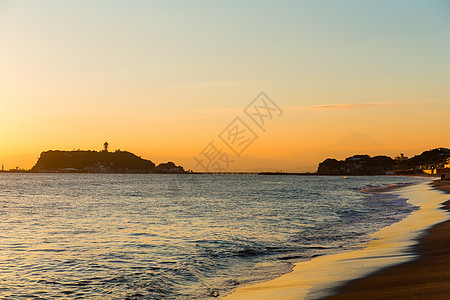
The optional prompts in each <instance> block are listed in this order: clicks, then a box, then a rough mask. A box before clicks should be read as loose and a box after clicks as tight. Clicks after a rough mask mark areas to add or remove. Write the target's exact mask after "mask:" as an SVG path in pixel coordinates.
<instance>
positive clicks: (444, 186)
mask: <svg viewBox="0 0 450 300" xmlns="http://www.w3.org/2000/svg"><path fill="white" fill-rule="evenodd" d="M431 186H432V187H433V188H434V189H436V190H440V191H443V192H446V193H448V194H450V181H448V180H447V181H444V182H441V181H439V180H435V181H433V182H432V183H431ZM448 194H447V201H445V202H443V203H441V207H440V208H441V210H444V211H447V212H450V199H449V198H450V195H448ZM412 251H413V252H414V253H415V254H417V255H418V257H417V258H416V259H414V260H412V261H408V262H405V263H402V264H399V265H395V266H392V267H388V268H384V269H382V270H380V271H378V272H376V273H374V274H371V275H369V276H367V277H363V278H359V279H356V280H354V281H351V282H349V283H347V284H345V285H344V286H341V287H340V288H338V289H337V290H336V291H337V294H336V295H333V296H330V297H326V298H324V299H330V300H331V299H333V300H335V299H336V300H338V299H361V298H370V299H399V298H413V299H417V298H428V299H445V298H447V297H448V295H450V270H449V268H448V266H450V220H445V221H443V222H440V223H438V224H436V225H434V226H432V227H431V228H429V229H427V230H426V231H425V232H424V234H423V235H422V236H421V237H420V238H419V239H418V240H417V244H415V245H414V246H413V249H412Z"/></svg>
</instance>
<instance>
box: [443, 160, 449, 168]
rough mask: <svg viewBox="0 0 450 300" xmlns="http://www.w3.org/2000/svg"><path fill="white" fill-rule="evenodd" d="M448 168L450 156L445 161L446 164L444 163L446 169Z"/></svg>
mask: <svg viewBox="0 0 450 300" xmlns="http://www.w3.org/2000/svg"><path fill="white" fill-rule="evenodd" d="M447 168H449V169H450V158H447V161H446V162H445V165H444V169H447Z"/></svg>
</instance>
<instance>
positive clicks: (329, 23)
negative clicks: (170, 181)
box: [0, 0, 450, 171]
mask: <svg viewBox="0 0 450 300" xmlns="http://www.w3.org/2000/svg"><path fill="white" fill-rule="evenodd" d="M261 91H264V92H265V93H267V95H269V96H270V97H271V98H272V99H273V100H274V102H276V103H277V104H278V106H280V107H281V108H282V110H283V112H284V113H283V115H282V116H281V117H280V118H277V119H274V120H273V122H271V123H270V124H269V126H268V128H267V130H266V132H258V135H259V139H257V140H256V141H255V142H254V143H253V144H252V145H250V146H249V147H248V148H247V149H246V151H245V153H243V156H242V157H241V158H239V159H237V160H236V161H235V163H234V164H233V165H232V166H231V167H230V170H259V169H264V168H265V169H269V170H278V169H280V170H281V169H283V170H290V171H314V170H315V167H316V165H317V163H318V162H319V161H321V160H323V159H325V158H326V157H337V158H343V157H345V156H346V155H350V154H353V153H355V152H357V153H368V154H387V155H396V154H398V153H399V152H404V153H405V154H407V155H413V154H417V153H420V152H421V151H423V150H427V149H429V148H434V147H449V148H450V138H449V132H450V118H449V115H450V2H448V1H445V0H442V1H425V0H423V1H415V0H404V1H392V0H389V1H370V2H369V1H221V2H219V1H206V0H205V1H111V0H104V1H100V0H96V1H95V0H94V1H93V0H89V1H88V0H86V1H56V0H55V1H46V0H40V1H22V0H14V1H1V0H0V128H1V130H0V164H4V165H5V168H7V169H8V168H13V167H16V166H19V167H23V168H30V167H32V166H33V164H34V163H35V161H36V159H37V157H38V156H39V154H40V153H41V152H42V151H45V150H49V149H61V150H72V149H95V150H100V149H101V147H102V145H103V142H104V141H105V140H107V141H108V142H109V143H110V147H111V149H112V150H114V149H121V150H129V151H131V152H133V153H135V154H137V155H140V156H142V157H144V158H148V159H151V160H152V161H154V162H155V163H160V162H162V161H167V160H169V159H171V160H174V161H175V162H176V163H177V164H181V165H183V166H185V168H186V169H195V170H199V168H197V167H196V166H195V163H194V161H193V159H192V158H193V156H195V155H197V154H199V152H200V151H202V150H203V149H204V148H205V146H206V145H207V144H208V143H209V142H211V141H213V140H217V136H218V134H219V133H220V132H221V131H222V130H223V129H224V128H225V127H226V126H227V125H228V124H229V123H230V122H231V121H232V120H233V119H234V118H235V117H237V116H242V115H243V114H242V110H243V108H245V107H246V106H247V105H248V104H249V103H250V102H251V101H252V100H253V99H254V98H255V97H256V96H257V95H258V94H259V92H261ZM355 133H357V134H355ZM349 135H350V138H348V139H345V138H346V137H347V136H349ZM342 139H344V142H345V141H348V140H349V139H353V142H352V143H349V144H351V145H349V146H348V147H346V146H345V145H343V142H339V141H340V140H342ZM371 141H372V142H371ZM355 144H356V145H357V146H355ZM222 146H223V145H222ZM224 150H226V149H225V147H224Z"/></svg>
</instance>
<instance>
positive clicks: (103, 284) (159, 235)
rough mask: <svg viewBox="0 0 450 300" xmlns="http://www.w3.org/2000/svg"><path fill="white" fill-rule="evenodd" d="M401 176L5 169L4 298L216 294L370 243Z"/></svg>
mask: <svg viewBox="0 0 450 300" xmlns="http://www.w3.org/2000/svg"><path fill="white" fill-rule="evenodd" d="M414 182H423V179H421V178H412V177H394V176H355V177H349V178H343V177H340V176H288V175H285V176H258V175H206V174H204V175H200V174H174V175H164V174H0V298H8V299H9V298H33V299H57V298H58V299H60V298H68V299H73V298H77V299H83V298H84V299H207V298H212V297H214V296H218V295H220V296H223V295H225V294H227V293H229V292H230V291H232V290H233V289H234V288H236V287H238V286H241V285H248V284H252V283H256V282H260V281H266V280H270V279H272V278H276V277H278V276H280V275H281V274H284V273H287V272H289V271H290V270H291V269H292V266H293V263H294V262H299V261H305V260H310V259H312V258H314V257H317V256H320V255H328V254H334V253H338V252H341V251H348V250H354V249H358V248H361V247H364V243H366V242H368V241H369V240H370V239H371V237H370V236H369V235H370V234H371V233H374V232H375V231H377V230H379V229H380V228H383V227H386V226H389V225H390V224H392V223H395V222H398V221H400V220H401V219H403V218H405V217H406V216H408V214H410V213H411V212H412V211H414V210H417V209H418V207H416V206H413V205H411V204H409V203H408V202H407V199H404V198H401V197H400V196H399V195H396V194H395V192H394V193H388V194H383V193H372V192H367V190H370V189H371V188H373V187H378V186H385V185H392V184H403V183H414Z"/></svg>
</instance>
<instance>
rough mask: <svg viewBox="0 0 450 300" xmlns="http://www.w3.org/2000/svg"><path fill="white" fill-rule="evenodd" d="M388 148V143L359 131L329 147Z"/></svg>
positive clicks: (348, 148)
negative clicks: (385, 143)
mask: <svg viewBox="0 0 450 300" xmlns="http://www.w3.org/2000/svg"><path fill="white" fill-rule="evenodd" d="M386 148H387V146H386V145H384V144H382V143H380V142H379V141H377V140H375V139H374V138H372V137H370V136H368V135H367V134H364V133H358V132H355V133H352V134H350V135H348V136H346V137H344V138H343V139H341V140H339V141H337V142H336V143H334V144H332V145H330V146H329V147H328V149H337V150H375V149H386Z"/></svg>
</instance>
